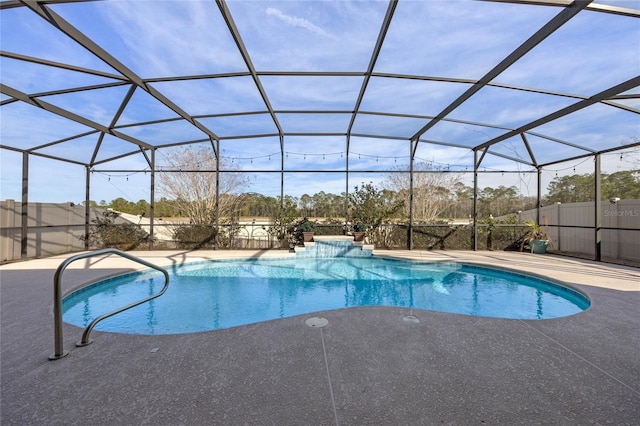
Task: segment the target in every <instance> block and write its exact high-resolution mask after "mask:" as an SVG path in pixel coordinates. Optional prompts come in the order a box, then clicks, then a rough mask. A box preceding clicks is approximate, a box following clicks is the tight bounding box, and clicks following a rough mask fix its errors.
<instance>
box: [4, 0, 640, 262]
mask: <svg viewBox="0 0 640 426" xmlns="http://www.w3.org/2000/svg"><path fill="white" fill-rule="evenodd" d="M83 1H84V0H52V1H13V0H10V1H3V2H0V10H4V9H12V8H16V7H24V8H27V9H29V10H30V11H32V12H33V13H35V14H37V15H38V16H39V17H40V18H42V19H43V20H45V21H46V22H48V23H49V24H51V25H52V26H53V27H55V28H56V29H57V30H58V31H60V32H62V33H64V34H66V36H68V37H69V38H71V39H72V40H74V41H75V42H76V43H78V44H79V45H81V46H82V47H84V48H85V49H86V50H88V51H89V52H91V53H92V54H93V55H95V56H96V57H98V58H99V59H101V60H102V61H103V62H104V63H106V64H107V65H109V67H111V68H112V69H113V70H115V71H116V73H106V72H103V71H96V70H91V69H83V68H80V67H77V66H74V65H69V64H64V63H58V62H54V61H50V60H46V59H42V58H36V57H31V56H27V55H24V54H21V53H20V52H6V51H4V50H3V51H2V52H1V56H2V57H6V58H10V59H13V60H19V61H25V62H29V63H33V64H38V65H42V66H46V67H54V68H62V69H68V70H72V71H76V72H81V73H86V74H90V75H99V76H103V77H107V78H109V79H113V80H114V82H113V83H110V84H102V85H95V86H88V87H80V88H77V87H76V88H72V89H66V90H58V91H52V92H46V93H25V92H23V91H20V90H18V89H16V88H13V87H10V86H8V85H6V84H4V82H3V83H2V84H0V89H1V93H2V94H3V95H5V96H6V97H7V99H5V100H3V101H2V102H0V105H8V104H11V103H13V102H24V103H27V104H30V105H32V106H35V107H37V108H41V109H44V110H45V111H48V112H50V113H53V114H56V115H58V116H60V117H63V118H65V119H68V120H70V121H73V122H76V123H80V124H82V125H84V126H87V127H89V128H90V129H92V130H90V131H89V132H86V133H82V134H78V135H72V136H69V137H67V138H64V139H61V140H56V141H49V142H46V143H43V144H40V145H38V146H34V147H31V148H29V149H23V148H18V147H15V146H10V145H5V144H4V143H3V144H1V145H0V148H2V149H6V150H11V151H16V152H19V153H21V154H22V160H23V161H22V183H23V184H22V209H23V210H22V235H23V238H22V248H21V251H22V254H23V257H25V256H26V250H27V208H28V202H29V196H28V194H29V179H28V176H29V158H30V156H41V157H45V158H49V159H52V160H58V161H63V162H67V163H72V164H77V165H80V166H82V167H84V168H85V170H86V185H85V189H86V193H85V199H86V203H85V204H86V213H85V229H86V232H85V233H88V228H89V219H90V218H89V201H90V193H91V173H92V172H104V173H109V172H149V174H150V183H149V185H150V203H149V204H150V206H151V217H150V220H151V225H150V230H149V231H150V234H151V236H152V237H153V225H154V204H155V177H156V173H160V172H163V173H168V172H171V171H170V170H159V169H158V168H157V167H156V152H157V150H158V149H164V148H171V147H177V146H181V145H188V144H199V143H203V142H204V143H207V144H209V145H210V147H211V149H212V150H213V152H214V153H215V155H216V158H217V159H218V160H219V159H220V155H219V154H220V152H221V151H220V142H221V141H226V140H233V139H238V138H242V139H257V138H277V139H278V140H279V143H280V150H281V152H280V158H281V162H280V170H277V171H264V170H247V169H244V170H243V171H242V172H244V173H252V172H260V173H280V199H281V200H282V199H283V198H284V195H285V194H284V175H285V173H296V172H305V173H308V172H317V170H307V169H305V170H298V171H295V170H287V169H286V168H285V164H284V158H285V139H286V138H288V137H297V136H314V137H322V136H333V137H336V136H337V137H340V138H344V144H345V149H344V151H345V156H346V162H345V164H346V167H345V170H343V171H335V172H336V173H344V174H345V181H346V185H345V193H346V194H348V193H349V174H350V167H349V165H350V163H349V155H350V153H351V149H350V145H351V139H352V138H354V137H364V138H381V139H387V140H392V139H396V140H399V141H405V142H406V143H407V150H408V152H410V158H409V171H408V173H409V176H410V182H411V183H410V188H409V189H410V197H409V203H410V214H409V223H408V226H409V238H408V241H409V247H408V248H409V249H412V248H413V247H412V241H413V238H412V231H413V222H414V218H413V177H414V175H415V174H416V173H432V172H443V171H442V170H421V171H416V170H414V163H415V160H416V152H417V150H418V147H419V146H420V145H421V144H434V145H442V146H446V147H457V148H463V149H469V150H471V151H472V153H473V157H474V160H473V170H470V171H468V173H473V176H474V185H473V189H474V199H473V227H474V232H473V234H474V243H473V249H474V250H476V249H477V234H478V220H477V219H478V217H477V216H478V208H477V207H478V206H477V194H478V175H479V174H481V173H485V172H483V171H482V170H481V165H482V162H483V160H484V159H485V156H486V155H487V154H492V155H496V156H499V157H502V158H505V159H507V160H510V161H513V162H516V163H520V164H523V165H526V166H528V167H531V168H532V170H531V171H530V172H531V173H537V206H538V211H539V208H540V205H541V203H540V200H541V190H542V188H541V171H542V169H543V168H544V167H549V166H551V165H554V164H558V163H562V162H566V161H570V160H579V159H582V158H587V157H593V158H594V176H595V179H594V192H595V195H596V196H595V217H596V220H595V224H594V232H595V245H596V259H597V260H600V257H601V256H600V243H601V236H600V231H601V223H600V209H601V202H600V201H601V200H600V198H601V196H600V184H601V182H600V157H601V156H602V155H603V154H606V153H609V152H613V151H619V150H624V149H631V148H636V147H638V146H640V142H637V141H636V142H630V143H628V144H625V145H621V146H615V147H608V148H604V149H593V148H589V147H587V146H581V145H579V144H576V143H573V142H570V141H565V140H561V139H558V138H555V137H553V136H551V135H544V134H541V133H538V132H536V131H535V129H536V128H537V127H539V126H541V125H544V124H546V123H549V122H552V121H553V120H556V119H559V118H562V117H565V116H568V115H570V114H573V113H575V112H578V111H581V110H583V109H584V108H587V107H589V106H592V105H595V104H602V105H607V106H609V107H613V108H619V109H622V110H625V111H628V112H631V113H634V114H640V110H638V109H636V108H633V107H631V106H628V105H626V104H624V103H621V102H619V101H624V100H629V99H638V98H640V95H637V94H634V93H631V94H629V93H625V92H629V91H631V90H632V89H635V88H637V87H639V86H640V76H635V77H633V78H631V79H628V80H626V81H623V82H620V83H619V84H616V85H614V86H611V87H609V88H607V89H605V90H602V91H600V92H598V93H595V94H591V95H589V96H586V95H584V96H583V95H576V94H569V93H560V92H557V91H552V90H544V89H539V88H529V87H517V86H513V85H508V84H502V83H499V82H497V81H496V77H498V76H499V75H500V74H501V73H502V72H504V71H505V70H507V69H508V68H509V67H510V66H512V65H513V64H514V63H516V62H517V61H518V60H519V59H520V58H522V57H523V56H524V55H526V54H527V53H528V52H530V51H531V50H532V49H534V48H535V47H536V46H537V45H538V44H539V43H541V42H542V41H543V40H545V39H546V38H547V37H549V36H550V35H552V34H554V33H555V32H556V31H557V30H559V29H560V28H561V27H562V26H563V25H564V24H566V23H567V22H569V21H570V20H571V19H572V18H574V17H575V16H577V15H578V14H580V13H582V12H583V11H593V12H599V13H608V14H614V15H621V16H625V17H632V18H636V19H637V18H640V11H638V10H634V9H625V8H622V7H617V6H610V5H605V4H599V3H594V2H592V1H585V0H575V1H566V0H544V1H527V0H524V1H519V0H488V2H502V3H516V4H527V5H540V6H546V7H552V8H556V9H557V10H558V13H556V14H555V15H554V17H553V18H552V19H550V20H548V22H546V23H545V24H544V25H543V26H541V27H540V28H539V29H538V30H537V31H536V32H534V34H533V35H531V36H530V37H529V38H527V39H526V40H525V41H524V42H523V43H521V44H520V45H519V46H518V47H517V48H516V49H514V50H512V51H511V52H510V53H509V54H508V55H506V56H505V57H504V59H502V60H501V61H500V62H498V63H497V64H495V65H494V66H493V67H492V68H491V69H490V70H489V71H488V72H487V73H486V74H485V75H484V76H482V77H481V78H479V79H460V78H449V77H442V76H428V75H410V74H391V73H383V72H379V71H376V70H375V65H376V61H377V60H378V57H379V54H380V51H381V49H382V46H383V44H384V41H385V37H386V35H387V31H388V29H389V27H390V25H391V22H392V20H393V16H394V12H395V10H396V7H397V5H398V0H390V1H389V2H388V4H387V8H386V13H385V16H384V19H383V20H382V23H381V26H380V30H379V32H378V36H377V39H376V42H375V44H374V48H373V50H372V52H371V57H370V60H369V64H368V66H367V69H366V70H364V71H348V72H347V71H306V72H305V71H263V70H258V69H256V67H255V66H254V64H253V62H252V58H251V55H250V54H249V51H248V49H247V47H246V46H245V44H244V41H243V38H242V34H241V32H240V30H239V29H238V27H237V26H236V23H235V21H234V18H233V16H232V13H231V10H230V8H229V5H228V4H227V2H226V1H224V0H216V2H215V3H216V6H217V8H218V10H219V13H220V14H221V16H222V18H223V19H224V22H225V24H226V26H227V29H228V31H229V34H230V35H231V37H232V38H233V40H234V42H235V45H236V48H237V49H238V52H239V53H240V55H241V57H242V60H243V61H244V63H245V65H246V71H244V72H233V73H221V74H207V75H192V76H176V77H163V78H146V79H145V78H142V77H141V76H139V75H137V74H136V73H135V72H134V71H132V70H131V69H129V68H128V67H127V66H125V65H124V64H123V63H122V62H121V61H119V60H118V59H117V58H116V57H114V56H112V55H111V54H110V53H109V52H107V51H106V50H104V49H103V48H102V47H100V46H99V45H98V44H97V43H96V42H95V41H93V40H92V39H91V38H89V37H88V36H87V35H86V34H84V33H83V32H81V31H80V30H79V29H77V28H75V27H74V26H73V25H71V24H70V23H69V22H68V21H66V20H65V19H64V18H62V17H61V16H60V15H58V14H57V13H56V12H55V10H53V8H52V6H55V5H57V4H62V3H71V2H74V3H79V2H83ZM235 77H246V78H249V79H251V81H252V82H253V84H254V85H255V87H256V88H257V90H258V92H259V94H260V97H261V99H262V101H263V103H264V106H265V109H264V110H258V111H243V112H240V113H230V114H207V115H190V114H189V113H188V112H187V111H185V110H183V109H182V108H180V107H179V106H178V105H177V103H176V102H175V101H174V100H172V99H170V98H168V97H167V96H165V95H164V94H162V93H161V92H160V91H159V90H157V89H156V88H155V87H154V86H153V85H152V84H154V83H161V82H174V81H179V80H194V79H219V78H235ZM265 77H359V78H362V79H363V80H362V85H361V87H360V90H359V93H358V96H357V98H356V99H355V103H354V108H353V109H350V110H342V109H340V110H326V109H325V110H312V109H296V110H277V109H275V108H274V107H273V106H272V102H271V100H270V98H269V95H268V91H267V90H265V88H264V86H263V83H262V79H263V78H265ZM372 78H383V79H406V80H421V81H438V82H447V83H458V84H465V85H467V86H468V88H467V89H466V90H465V91H464V92H463V93H462V94H461V95H459V96H458V97H457V98H456V99H455V100H454V101H453V102H451V103H449V104H448V105H447V106H446V107H445V108H444V109H442V110H441V111H440V112H439V113H438V114H437V115H411V114H402V113H392V112H387V111H366V110H363V109H362V108H361V106H362V101H363V98H364V96H365V94H366V93H367V90H368V86H369V82H370V80H371V79H372ZM116 86H128V87H129V89H128V91H127V94H126V96H125V97H124V99H123V101H122V103H121V104H120V107H119V108H118V111H117V112H116V114H115V116H114V117H113V120H112V121H111V123H110V125H106V126H105V125H103V124H100V123H97V122H95V121H92V120H91V119H90V118H88V117H87V116H83V115H79V114H77V113H73V112H71V111H68V110H65V109H62V108H60V107H58V106H55V105H53V104H51V103H49V102H47V101H46V100H44V98H46V97H47V96H51V95H56V94H65V93H71V92H74V91H84V90H94V89H101V88H106V87H116ZM484 87H498V88H503V89H509V90H516V91H525V92H530V93H538V94H543V95H549V96H560V97H563V98H567V99H575V102H573V103H572V104H570V105H568V106H566V107H564V108H560V109H558V110H556V111H554V112H552V113H549V114H547V115H543V116H540V117H538V118H537V119H535V120H533V121H530V122H528V123H526V124H523V125H521V126H519V127H517V128H507V127H501V126H500V125H499V124H494V123H481V122H474V121H462V120H456V119H453V118H451V117H450V114H451V112H453V111H454V110H455V109H456V108H458V107H460V106H461V105H463V104H464V103H465V102H466V101H468V100H469V99H470V98H471V97H472V96H473V95H474V94H475V93H477V92H478V91H480V90H481V89H482V88H484ZM139 90H142V91H144V92H146V93H147V94H149V95H150V96H151V97H153V98H154V99H155V100H156V101H157V102H160V103H161V104H163V105H164V106H166V107H167V108H169V109H170V110H172V111H173V112H175V113H176V114H177V116H178V118H172V119H163V120H155V121H149V122H145V123H135V124H125V125H118V119H119V117H120V115H121V114H122V112H123V111H124V110H125V108H126V107H127V103H128V102H129V100H130V99H131V98H132V96H133V95H134V93H135V92H136V91H139ZM290 113H296V114H341V115H347V116H349V117H350V118H349V125H348V127H347V129H346V130H345V131H344V132H337V133H336V132H334V133H319V132H296V133H292V132H287V131H285V130H284V129H283V127H282V126H281V125H280V121H279V117H282V116H283V114H290ZM254 114H263V115H264V114H266V115H268V116H269V117H270V119H271V120H272V121H273V124H274V126H275V128H276V129H277V132H276V133H263V134H252V135H241V136H224V137H221V136H219V135H218V134H216V133H215V131H214V130H215V129H210V128H208V127H207V126H205V125H203V124H202V123H201V120H203V119H205V118H215V117H222V116H241V115H254ZM362 115H373V116H392V117H399V118H414V119H420V120H423V121H424V123H425V124H424V125H423V126H422V127H420V128H419V129H417V131H416V132H415V133H414V134H413V135H412V136H411V137H409V138H406V137H401V136H393V135H391V136H390V135H380V134H374V133H362V132H359V133H358V132H355V131H354V123H355V121H356V118H357V117H358V116H362ZM175 120H181V121H184V122H186V123H189V124H190V125H191V126H194V127H195V128H196V129H197V130H198V131H199V132H201V133H202V135H203V137H202V138H200V139H196V140H189V141H175V142H172V143H167V144H153V143H150V142H147V141H143V140H140V139H137V138H134V137H131V136H129V135H127V134H126V133H124V132H123V131H122V129H124V128H126V127H130V126H133V125H145V124H147V125H148V124H161V123H168V122H172V121H175ZM441 122H456V123H462V124H466V125H471V126H483V127H495V128H500V129H502V130H504V131H506V133H503V134H501V135H500V136H497V137H493V138H491V137H488V138H487V140H485V141H483V142H482V143H480V144H477V145H474V146H472V147H469V146H464V145H459V144H455V143H451V142H447V141H435V140H430V139H428V138H427V137H426V136H427V135H426V134H427V133H428V131H429V129H431V128H432V127H434V126H436V125H437V124H438V123H441ZM92 134H98V135H99V136H98V142H97V144H96V145H95V146H94V147H93V154H92V155H91V159H90V161H89V162H81V161H76V160H73V159H70V158H65V157H62V156H56V155H52V154H46V153H43V152H41V150H42V149H44V148H48V147H53V146H56V145H58V144H62V143H64V142H67V141H70V140H74V139H78V138H81V137H85V136H88V135H92ZM107 135H110V136H113V137H116V138H119V139H122V140H125V141H127V142H129V143H131V144H133V145H134V146H135V149H134V150H132V151H131V152H128V153H125V154H121V155H118V156H114V157H110V158H104V159H101V160H99V161H98V160H97V154H98V151H99V149H100V145H101V143H102V141H103V139H104V137H105V136H107ZM530 136H535V137H538V138H543V139H545V140H547V141H551V142H553V143H557V144H559V145H564V146H569V147H571V148H575V149H577V150H579V151H581V152H583V153H582V154H579V155H574V156H572V157H570V158H558V159H556V160H554V161H547V162H538V161H537V160H536V155H535V149H534V147H532V146H531V144H530V143H529V141H528V137H530ZM512 137H519V138H520V139H521V140H522V144H523V145H524V147H525V148H526V151H527V153H528V156H529V158H527V159H522V158H516V157H514V156H509V155H505V154H504V153H500V152H495V151H492V149H491V148H492V147H493V146H494V145H496V144H498V143H500V142H502V141H504V140H507V139H509V138H512ZM138 154H141V155H142V156H143V157H144V158H145V161H146V163H147V164H148V169H145V170H127V169H118V168H102V167H104V166H106V165H108V164H112V163H117V161H118V160H120V159H122V158H124V157H128V156H131V155H138ZM213 172H215V173H216V176H219V175H220V173H223V172H228V171H225V170H221V169H220V167H219V166H218V167H217V168H216V170H214V171H213ZM322 172H326V171H325V170H322ZM359 172H363V173H367V172H376V173H385V172H389V173H390V172H397V170H387V171H385V170H359ZM457 173H464V171H457ZM518 173H522V171H518ZM538 219H539V217H538ZM345 220H346V221H347V222H348V220H349V217H348V206H347V205H345ZM152 241H153V238H151V243H150V248H153V242H152ZM86 244H88V241H87V242H86ZM86 248H88V247H86Z"/></svg>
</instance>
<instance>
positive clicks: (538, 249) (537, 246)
mask: <svg viewBox="0 0 640 426" xmlns="http://www.w3.org/2000/svg"><path fill="white" fill-rule="evenodd" d="M529 244H530V245H531V253H538V254H544V253H546V252H547V246H548V245H549V240H531V241H529Z"/></svg>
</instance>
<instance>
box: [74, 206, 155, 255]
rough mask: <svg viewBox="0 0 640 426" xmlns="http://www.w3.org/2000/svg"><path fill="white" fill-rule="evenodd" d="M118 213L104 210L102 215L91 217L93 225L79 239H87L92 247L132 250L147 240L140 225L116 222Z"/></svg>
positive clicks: (145, 233)
mask: <svg viewBox="0 0 640 426" xmlns="http://www.w3.org/2000/svg"><path fill="white" fill-rule="evenodd" d="M119 216H120V213H118V212H115V211H113V210H106V211H104V212H102V215H101V216H99V217H97V218H95V219H93V220H92V222H93V223H94V225H93V226H92V227H91V230H90V231H89V235H82V236H81V237H80V239H81V240H83V241H86V240H88V241H89V246H90V247H93V248H115V249H118V250H133V249H135V248H136V247H138V246H139V245H140V244H141V243H145V242H148V241H149V234H148V233H147V232H145V231H144V230H143V229H142V228H140V226H138V225H134V224H132V223H124V224H116V223H115V220H116V219H117V218H118V217H119Z"/></svg>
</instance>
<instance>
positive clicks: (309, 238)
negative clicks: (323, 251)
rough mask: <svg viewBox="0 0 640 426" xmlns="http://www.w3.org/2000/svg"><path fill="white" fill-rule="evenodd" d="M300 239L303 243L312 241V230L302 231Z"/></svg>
mask: <svg viewBox="0 0 640 426" xmlns="http://www.w3.org/2000/svg"><path fill="white" fill-rule="evenodd" d="M302 241H303V242H305V243H310V242H312V241H313V232H303V233H302Z"/></svg>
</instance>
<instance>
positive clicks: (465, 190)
mask: <svg viewBox="0 0 640 426" xmlns="http://www.w3.org/2000/svg"><path fill="white" fill-rule="evenodd" d="M601 182H602V184H601V191H602V199H603V200H608V199H611V198H614V197H618V198H622V199H625V198H626V199H638V198H640V170H631V171H620V172H615V173H612V174H605V173H603V174H602V181H601ZM419 191H420V189H418V190H417V191H416V192H419ZM438 191H439V192H440V193H441V198H444V199H445V200H446V201H447V203H446V206H445V207H444V208H443V209H442V211H441V212H440V213H439V215H438V216H439V217H438V218H436V219H442V220H445V219H456V218H457V219H462V218H466V217H469V215H471V214H472V212H473V188H472V187H470V186H467V185H464V184H462V183H460V182H457V183H455V184H454V185H453V187H451V188H444V187H440V188H439V189H438ZM547 191H548V193H547V195H546V196H544V197H543V199H542V204H543V205H548V204H554V203H557V202H561V203H571V202H580V201H592V200H593V199H594V197H595V187H594V179H593V174H576V175H568V176H562V177H555V178H554V179H553V180H552V181H551V182H550V184H549V185H548V187H547ZM405 192H406V191H405ZM405 192H403V191H392V190H388V191H386V192H385V191H383V193H384V197H385V198H386V199H388V200H392V199H394V198H402V197H405V196H408V194H406V193H405ZM225 197H226V198H230V197H231V196H230V195H229V194H224V195H223V196H222V198H225ZM233 198H235V212H234V213H235V215H237V216H239V217H254V218H257V217H263V218H273V217H276V216H277V215H278V212H279V211H280V199H279V197H273V196H265V195H262V194H258V193H242V194H240V195H238V196H234V197H233ZM346 199H347V197H346V194H345V193H344V192H343V193H341V194H332V193H326V192H324V191H320V192H318V193H316V194H313V195H310V194H303V195H301V196H300V197H293V196H290V195H285V199H284V200H283V204H284V205H285V206H288V207H289V208H290V209H294V210H295V214H296V215H297V216H298V217H315V218H340V217H344V216H345V209H346V208H347V203H346ZM428 199H430V200H432V197H428ZM228 203H230V201H229V202H228ZM535 203H536V200H535V197H531V196H528V197H527V196H523V195H522V194H521V193H520V191H519V190H518V188H517V187H515V186H509V187H506V186H503V185H500V186H498V187H496V188H494V187H485V188H483V189H481V190H480V191H479V192H478V214H479V216H480V217H488V216H489V215H493V216H496V217H497V216H503V215H506V214H510V213H515V212H517V211H518V210H528V209H532V208H535ZM184 204H185V203H184V201H181V200H175V199H173V200H172V199H168V198H166V197H162V198H160V199H159V200H157V201H156V203H155V217H156V218H161V217H188V212H187V211H186V210H185V209H184ZM91 205H92V206H94V207H102V208H111V209H113V210H116V211H119V212H123V213H129V214H134V215H144V216H147V217H148V216H149V214H150V205H149V202H148V201H147V200H139V201H137V202H133V201H129V200H126V199H124V198H116V199H115V200H112V201H110V202H108V203H107V202H106V201H104V200H102V201H100V202H99V203H96V202H95V201H92V202H91ZM398 215H405V217H406V216H407V212H406V211H404V210H402V211H399V212H398ZM420 216H423V215H418V217H420Z"/></svg>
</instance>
